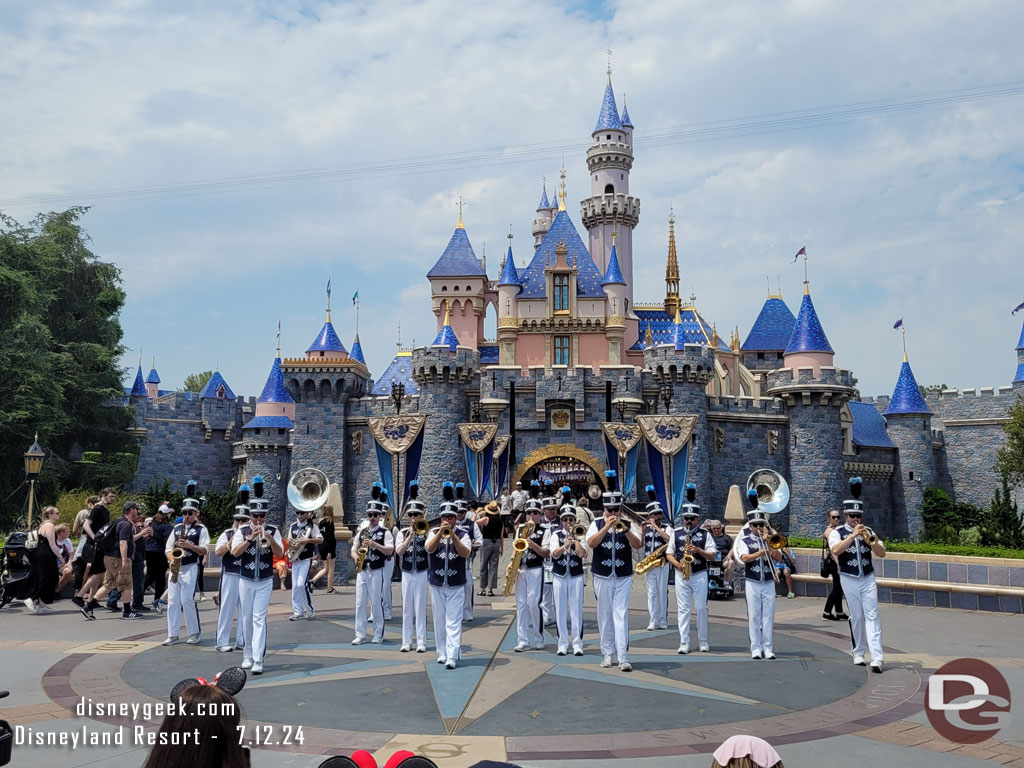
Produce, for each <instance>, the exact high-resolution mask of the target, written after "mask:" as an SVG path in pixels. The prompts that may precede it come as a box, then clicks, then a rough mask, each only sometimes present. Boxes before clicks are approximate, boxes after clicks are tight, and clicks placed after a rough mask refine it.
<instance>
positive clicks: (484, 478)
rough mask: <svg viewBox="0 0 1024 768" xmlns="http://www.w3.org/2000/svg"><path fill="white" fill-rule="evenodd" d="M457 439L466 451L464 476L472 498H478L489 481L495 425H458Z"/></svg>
mask: <svg viewBox="0 0 1024 768" xmlns="http://www.w3.org/2000/svg"><path fill="white" fill-rule="evenodd" d="M458 427H459V437H460V438H461V439H462V444H463V446H464V448H465V451H466V474H467V475H468V476H469V487H470V488H472V489H473V496H474V497H475V498H477V499H479V498H480V496H481V494H482V493H483V491H484V489H485V488H487V486H488V484H489V483H490V481H491V464H492V463H493V460H494V438H495V436H496V435H497V434H498V425H497V424H490V423H487V424H459V425H458Z"/></svg>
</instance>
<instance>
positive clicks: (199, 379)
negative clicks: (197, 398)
mask: <svg viewBox="0 0 1024 768" xmlns="http://www.w3.org/2000/svg"><path fill="white" fill-rule="evenodd" d="M211 376H213V371H200V372H199V373H190V374H189V375H188V376H186V377H185V381H184V382H182V384H181V389H182V391H183V392H202V391H203V387H205V386H206V382H208V381H209V380H210V377H211Z"/></svg>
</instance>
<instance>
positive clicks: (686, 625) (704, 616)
mask: <svg viewBox="0 0 1024 768" xmlns="http://www.w3.org/2000/svg"><path fill="white" fill-rule="evenodd" d="M691 601H692V602H693V607H694V608H696V609H697V641H698V642H701V643H706V642H707V641H708V572H707V571H698V572H697V573H691V574H690V578H688V579H684V578H683V574H682V573H680V572H679V571H678V570H677V571H676V611H677V612H678V614H679V644H680V645H689V644H690V603H691ZM769 642H770V641H769Z"/></svg>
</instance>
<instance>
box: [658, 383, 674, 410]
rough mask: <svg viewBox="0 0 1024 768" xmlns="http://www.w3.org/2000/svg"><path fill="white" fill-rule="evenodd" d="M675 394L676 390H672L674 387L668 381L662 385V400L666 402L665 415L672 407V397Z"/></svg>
mask: <svg viewBox="0 0 1024 768" xmlns="http://www.w3.org/2000/svg"><path fill="white" fill-rule="evenodd" d="M674 394H675V390H673V389H672V385H671V384H669V383H668V382H667V381H666V382H665V383H664V384H662V385H661V399H662V400H664V401H665V413H668V412H669V410H670V408H671V405H672V395H674Z"/></svg>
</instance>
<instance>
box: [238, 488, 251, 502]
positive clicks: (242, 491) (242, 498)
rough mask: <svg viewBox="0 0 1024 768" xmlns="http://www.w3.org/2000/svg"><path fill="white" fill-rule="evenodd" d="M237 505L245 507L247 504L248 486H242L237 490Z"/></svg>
mask: <svg viewBox="0 0 1024 768" xmlns="http://www.w3.org/2000/svg"><path fill="white" fill-rule="evenodd" d="M238 503H239V504H242V505H246V504H248V503H249V486H248V485H243V486H241V487H240V488H239V489H238Z"/></svg>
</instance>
